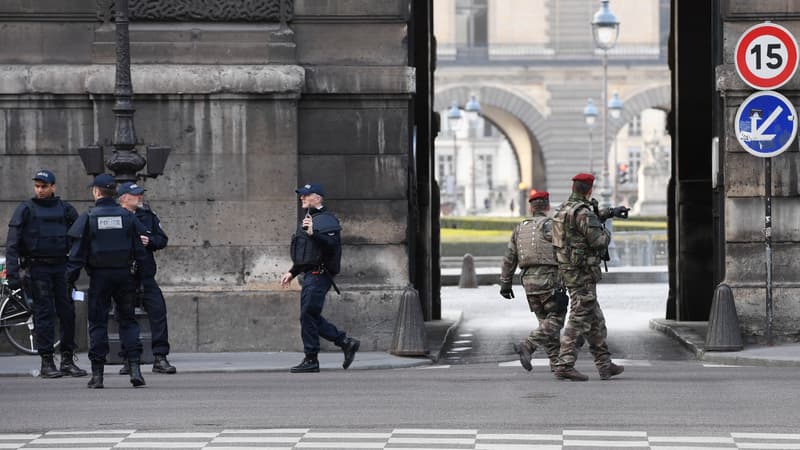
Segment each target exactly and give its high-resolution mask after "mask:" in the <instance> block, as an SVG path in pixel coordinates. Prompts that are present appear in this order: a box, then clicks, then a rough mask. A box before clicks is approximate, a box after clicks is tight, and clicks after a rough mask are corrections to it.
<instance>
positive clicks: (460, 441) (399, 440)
mask: <svg viewBox="0 0 800 450" xmlns="http://www.w3.org/2000/svg"><path fill="white" fill-rule="evenodd" d="M389 443H390V444H439V445H444V444H450V445H472V444H474V443H475V439H474V438H438V437H437V438H434V437H424V438H409V437H392V438H389Z"/></svg>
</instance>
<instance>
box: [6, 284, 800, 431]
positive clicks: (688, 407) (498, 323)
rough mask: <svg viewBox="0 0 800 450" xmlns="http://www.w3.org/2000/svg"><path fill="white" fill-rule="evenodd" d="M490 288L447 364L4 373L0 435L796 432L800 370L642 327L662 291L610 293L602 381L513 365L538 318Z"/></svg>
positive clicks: (471, 300)
mask: <svg viewBox="0 0 800 450" xmlns="http://www.w3.org/2000/svg"><path fill="white" fill-rule="evenodd" d="M495 291H496V289H495V288H494V287H486V288H481V289H478V290H470V291H469V292H463V291H462V292H449V293H448V294H450V295H448V296H447V298H448V299H451V300H449V303H448V304H447V305H445V307H446V308H451V309H452V308H460V309H461V310H463V311H464V320H463V322H462V326H461V328H460V329H459V332H458V333H457V334H456V335H454V336H455V337H454V339H453V340H452V345H451V347H450V348H449V349H446V352H450V353H446V354H445V357H446V358H445V359H443V361H442V362H441V363H440V364H439V365H435V366H428V367H424V368H413V369H395V370H374V371H364V370H362V371H342V370H330V371H323V372H321V373H318V374H297V375H293V374H289V373H233V374H191V375H187V374H180V373H179V374H177V375H172V376H168V375H154V374H150V373H149V371H147V372H145V375H146V378H147V383H148V385H147V387H146V388H144V389H133V388H131V387H130V385H129V383H128V381H127V378H126V377H121V376H118V375H114V374H113V372H112V373H108V374H107V375H106V383H105V384H106V389H104V390H89V389H86V388H85V385H86V381H87V379H86V378H78V379H67V378H62V379H57V380H43V379H37V378H5V379H2V380H0V405H1V406H0V433H24V432H33V433H35V432H39V433H40V432H43V431H44V430H75V429H79V430H91V429H98V430H119V429H135V430H152V431H159V430H164V431H166V430H173V431H175V430H177V431H183V432H186V431H198V432H199V431H220V430H225V429H232V428H236V429H247V428H258V429H265V428H284V427H288V428H296V427H302V428H314V429H325V430H334V431H336V432H352V431H370V430H386V429H394V428H438V429H443V428H448V429H478V430H483V431H490V432H507V433H534V432H535V433H560V432H561V431H562V430H565V429H591V430H632V431H645V432H648V433H656V434H661V435H667V436H675V435H689V436H706V435H717V434H718V433H722V434H726V433H741V432H760V433H797V430H798V429H799V427H798V424H800V420H799V419H798V418H797V400H796V399H797V398H800V383H797V369H796V368H774V367H772V368H770V367H731V366H728V367H719V366H712V365H704V364H703V363H701V362H699V361H696V360H695V359H694V358H693V357H692V356H691V355H690V354H689V353H688V352H686V351H685V350H683V349H682V348H680V347H679V346H678V344H676V343H674V342H673V341H671V340H669V339H667V338H665V337H663V336H661V335H660V334H658V333H656V332H654V331H652V330H650V329H649V328H647V326H646V322H647V320H649V318H651V317H653V316H654V315H655V316H658V312H660V311H661V300H659V298H660V297H661V296H662V294H663V295H665V293H666V288H665V287H664V286H661V285H620V286H617V287H601V290H600V293H601V302H603V300H605V302H604V307H605V311H606V318H607V320H608V323H609V343H610V346H611V349H612V352H613V353H614V356H615V358H617V360H618V361H619V362H621V363H623V364H625V366H626V370H625V373H624V374H622V375H621V376H619V377H617V378H614V379H612V380H609V381H600V380H599V378H598V376H597V373H596V371H595V370H594V368H593V365H592V363H591V358H590V357H589V355H588V353H587V352H586V351H583V352H581V355H580V358H579V362H578V369H579V370H581V371H584V372H585V373H586V374H588V375H589V376H590V377H591V380H590V381H589V382H586V383H573V382H567V381H558V380H556V379H554V378H553V377H552V375H551V374H550V372H549V369H548V368H547V367H546V363H545V365H542V364H538V365H537V366H536V367H535V368H534V371H533V372H531V373H529V372H526V371H524V370H523V369H522V368H521V367H520V366H519V365H518V361H516V356H515V355H513V354H512V353H511V350H510V346H509V344H510V342H514V341H515V340H518V339H519V338H520V337H522V336H524V335H525V334H526V333H527V332H528V331H529V330H530V327H531V320H532V319H531V316H530V313H529V312H528V311H527V305H526V304H525V302H524V300H522V298H521V297H520V295H518V296H517V297H518V298H517V299H516V301H513V302H509V301H507V300H504V299H502V298H499V296H498V295H497V294H496V292H495ZM452 294H458V295H452ZM519 294H521V293H519ZM604 297H605V299H604ZM456 342H458V343H456ZM467 347H470V348H468V349H466V350H459V351H455V352H454V350H455V349H458V348H467ZM537 356H538V357H541V356H539V355H537ZM798 439H800V438H798Z"/></svg>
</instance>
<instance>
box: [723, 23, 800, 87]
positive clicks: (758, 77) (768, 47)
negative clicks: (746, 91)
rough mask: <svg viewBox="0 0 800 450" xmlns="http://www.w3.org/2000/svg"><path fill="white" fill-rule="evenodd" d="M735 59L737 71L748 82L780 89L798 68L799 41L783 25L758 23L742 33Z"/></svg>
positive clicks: (737, 44)
mask: <svg viewBox="0 0 800 450" xmlns="http://www.w3.org/2000/svg"><path fill="white" fill-rule="evenodd" d="M734 59H735V63H736V71H737V72H738V73H739V76H740V77H741V78H742V80H744V82H745V83H747V84H748V85H750V86H751V87H753V88H755V89H760V90H770V89H776V88H778V87H780V86H783V85H784V84H786V83H787V82H788V81H789V80H790V79H791V78H792V76H793V75H794V73H795V71H796V70H797V65H798V59H799V58H798V47H797V40H795V38H794V36H793V35H792V33H791V32H790V31H789V30H787V29H786V28H784V27H782V26H780V25H777V24H774V23H770V22H765V23H762V24H758V25H755V26H753V27H751V28H749V29H748V30H747V31H745V32H744V33H742V36H741V37H740V38H739V41H738V42H737V43H736V51H735V56H734Z"/></svg>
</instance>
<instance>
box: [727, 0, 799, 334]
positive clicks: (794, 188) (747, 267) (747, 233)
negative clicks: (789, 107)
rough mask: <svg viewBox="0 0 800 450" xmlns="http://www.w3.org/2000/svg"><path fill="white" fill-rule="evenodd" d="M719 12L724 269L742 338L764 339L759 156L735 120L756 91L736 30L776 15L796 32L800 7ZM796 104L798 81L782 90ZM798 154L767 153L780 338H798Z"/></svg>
mask: <svg viewBox="0 0 800 450" xmlns="http://www.w3.org/2000/svg"><path fill="white" fill-rule="evenodd" d="M723 3H725V7H724V8H723V11H724V12H725V16H724V17H723V20H724V24H723V31H724V42H725V45H724V50H723V51H724V54H723V64H722V65H721V66H718V67H717V89H718V90H719V91H720V93H721V94H722V96H723V99H724V107H725V123H724V129H725V138H724V139H722V140H721V146H723V148H724V166H723V170H724V174H723V175H724V183H725V273H726V282H727V283H729V284H730V285H731V287H732V289H733V295H734V299H735V302H736V309H737V313H738V315H739V321H740V325H741V328H742V333H743V336H744V337H745V339H746V341H750V342H761V341H763V340H764V337H765V332H766V261H767V257H766V246H765V242H764V215H765V211H764V195H765V192H766V191H765V172H764V160H763V159H762V158H757V157H755V156H752V155H750V154H749V153H747V152H745V150H744V149H743V148H742V146H741V145H740V144H739V142H738V141H737V139H736V135H735V132H734V118H735V115H736V111H737V109H738V108H739V106H740V105H741V104H742V102H743V101H744V99H745V98H746V97H747V96H748V95H750V94H752V93H753V92H754V90H753V89H752V88H751V87H749V86H747V85H746V84H745V83H744V82H743V81H742V80H741V79H739V76H738V75H737V73H736V69H735V66H734V60H733V58H734V49H735V45H736V42H737V41H738V39H739V37H740V36H741V34H742V33H743V32H744V31H745V30H746V29H747V28H749V27H751V26H753V25H755V24H757V23H761V22H763V21H764V20H773V21H775V22H776V23H778V24H780V25H782V26H784V27H786V28H788V29H789V30H790V31H791V32H792V33H793V34H794V35H795V36H800V6H789V5H790V4H791V2H790V3H787V2H781V1H771V0H760V1H752V2H751V1H747V2H745V1H742V0H728V1H726V2H723ZM779 91H780V92H781V93H783V94H784V95H786V96H787V97H788V98H789V99H790V100H791V101H792V102H793V103H794V104H795V106H796V105H798V104H800V79H799V78H798V77H797V75H795V77H794V78H793V79H792V80H791V81H790V82H789V83H788V84H786V85H784V86H783V87H781V88H780V89H779ZM799 167H800V152H798V145H797V142H796V141H795V143H794V144H793V145H792V146H791V147H790V148H789V149H788V150H787V151H786V152H784V153H783V154H781V155H779V156H777V157H774V158H772V187H771V189H772V196H773V201H772V214H773V218H772V224H773V228H772V242H773V293H772V296H773V305H774V306H773V308H774V323H773V333H774V336H775V339H776V340H777V341H797V340H800V327H799V326H798V324H797V318H798V317H800V263H798V258H797V254H798V242H800V226H798V224H800V176H799V175H798V168H799Z"/></svg>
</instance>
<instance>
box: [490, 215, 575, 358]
mask: <svg viewBox="0 0 800 450" xmlns="http://www.w3.org/2000/svg"><path fill="white" fill-rule="evenodd" d="M556 264H557V263H556V259H555V254H554V253H553V245H552V219H550V218H549V217H547V215H545V213H544V212H541V211H536V212H535V213H534V214H533V218H532V219H528V220H525V221H524V222H522V223H520V224H519V225H517V226H516V227H515V228H514V232H513V233H512V234H511V240H510V241H509V243H508V248H507V249H506V254H505V257H504V258H503V267H502V269H501V273H500V284H501V286H502V287H505V288H510V287H511V284H512V280H513V277H514V272H515V271H516V269H517V266H518V265H519V267H520V268H521V269H522V270H523V272H522V286H523V287H524V288H525V295H526V296H527V298H528V306H529V307H530V309H531V312H533V313H534V314H536V318H537V319H539V328H537V329H536V330H534V331H532V332H531V334H530V335H529V336H528V337H527V339H526V341H525V342H524V345H526V346H527V350H528V351H529V352H530V353H533V352H534V351H535V350H536V348H537V347H538V346H543V347H544V348H545V351H546V352H547V357H548V358H549V359H550V365H551V367H553V366H554V365H555V363H556V362H557V361H558V353H559V348H560V345H559V334H560V332H561V328H563V327H564V318H565V316H566V313H567V305H566V302H564V303H563V304H558V302H557V301H556V298H557V296H554V293H555V291H556V288H557V287H559V283H558V266H557V265H556Z"/></svg>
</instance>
